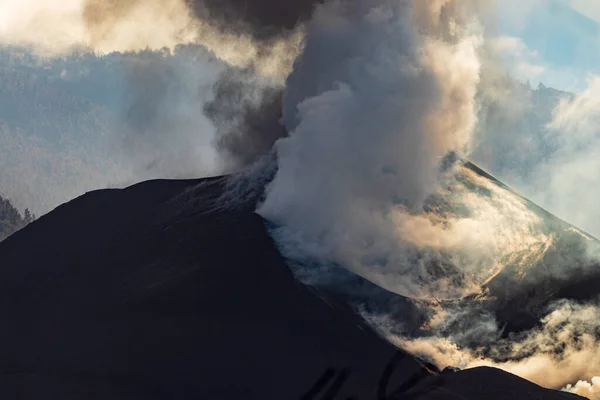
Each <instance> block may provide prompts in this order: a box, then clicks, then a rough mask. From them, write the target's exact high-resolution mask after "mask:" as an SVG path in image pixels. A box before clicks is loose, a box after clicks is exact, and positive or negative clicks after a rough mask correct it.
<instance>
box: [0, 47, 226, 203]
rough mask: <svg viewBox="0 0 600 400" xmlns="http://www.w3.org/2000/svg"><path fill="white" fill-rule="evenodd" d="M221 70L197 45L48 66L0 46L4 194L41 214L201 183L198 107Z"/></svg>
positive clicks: (0, 183) (202, 130)
mask: <svg viewBox="0 0 600 400" xmlns="http://www.w3.org/2000/svg"><path fill="white" fill-rule="evenodd" d="M220 67H221V64H220V63H219V62H218V61H216V59H215V58H214V55H212V53H209V52H208V51H207V50H206V49H205V48H203V47H200V46H180V47H178V48H177V49H176V50H174V51H173V52H168V51H142V52H139V53H124V54H122V53H111V54H106V55H96V54H92V53H75V54H72V55H70V56H65V57H62V58H52V59H44V58H39V57H36V56H33V55H32V54H31V53H30V52H28V51H27V50H24V49H20V48H12V47H11V48H7V47H4V48H3V47H0V143H1V146H0V160H2V168H0V188H2V190H3V194H5V195H7V196H9V197H10V198H11V200H12V201H13V203H14V204H15V206H17V207H18V208H20V209H24V208H25V207H29V208H30V209H31V210H32V211H34V212H36V213H38V214H43V213H46V212H48V211H49V210H51V209H52V208H54V207H56V206H57V205H58V204H61V203H63V202H65V201H68V200H70V199H72V198H74V197H76V196H79V195H81V194H83V193H85V192H86V191H89V190H93V189H97V188H102V187H108V186H123V185H127V184H131V183H134V182H137V181H141V180H144V179H150V178H159V177H162V178H168V177H171V178H179V177H188V176H202V175H206V174H207V173H209V172H210V171H207V170H206V166H207V165H209V166H210V165H213V164H214V163H213V161H212V159H209V157H208V156H205V154H206V148H211V143H210V141H211V140H212V131H213V127H212V125H211V124H210V123H209V121H208V120H207V119H206V118H205V117H204V115H203V112H202V107H203V104H204V103H205V102H206V101H207V98H206V96H210V95H211V93H212V90H211V88H212V83H213V81H214V76H216V75H217V74H218V72H219V68H220ZM211 151H212V148H211Z"/></svg>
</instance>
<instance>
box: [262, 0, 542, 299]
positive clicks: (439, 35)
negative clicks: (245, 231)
mask: <svg viewBox="0 0 600 400" xmlns="http://www.w3.org/2000/svg"><path fill="white" fill-rule="evenodd" d="M468 11H469V7H468V4H467V3H464V2H460V3H458V2H452V1H440V2H433V3H431V2H420V1H415V2H411V1H386V0H380V1H369V2H349V3H348V2H340V1H333V2H330V3H327V4H325V5H323V6H321V7H319V8H317V10H316V13H315V15H314V18H313V20H312V21H311V23H310V24H309V25H308V28H307V29H308V30H307V38H306V44H305V49H304V52H303V54H302V55H301V56H300V58H299V60H298V61H297V63H296V68H295V70H294V71H293V72H292V74H291V75H290V77H289V79H288V83H287V87H286V93H285V99H284V121H285V124H286V127H287V128H288V130H289V131H290V132H291V134H290V138H288V139H283V140H281V141H280V142H279V143H278V144H277V151H278V154H279V170H278V173H277V175H276V177H275V179H274V181H273V183H272V184H271V185H270V187H269V189H268V194H267V197H266V201H265V202H264V204H263V205H262V206H261V207H260V208H259V212H260V213H261V214H262V215H263V216H264V217H266V218H267V219H269V220H271V221H272V222H274V223H275V224H277V225H279V226H281V229H280V230H279V231H278V232H277V239H278V241H279V244H280V245H281V246H282V248H283V249H284V252H285V251H286V250H287V253H288V254H287V255H288V256H290V257H291V258H305V257H309V258H314V259H319V260H325V262H327V263H336V264H341V265H342V266H345V267H347V268H349V269H350V270H352V271H354V272H356V273H358V274H359V275H362V276H365V277H366V278H367V279H370V280H372V281H374V282H375V283H377V284H379V285H381V286H383V287H385V288H387V289H389V290H391V291H394V292H396V293H399V294H403V295H406V296H410V297H418V298H429V297H437V298H444V297H455V296H462V295H465V294H467V293H471V292H473V291H476V290H477V288H478V287H479V286H480V285H481V284H482V283H484V282H485V281H486V280H487V279H489V277H491V276H493V275H494V274H495V273H497V270H498V268H499V267H500V268H501V266H498V265H497V264H496V263H494V260H493V259H490V258H489V257H488V256H487V255H485V254H481V255H482V256H483V257H484V258H483V259H477V254H475V255H473V252H472V251H471V250H473V246H471V245H470V239H473V238H474V237H475V236H476V235H480V233H481V232H483V233H485V235H483V236H484V237H488V235H487V233H488V232H489V233H492V232H493V226H492V224H491V223H490V221H489V218H486V217H485V216H483V217H482V218H478V217H477V213H478V212H477V210H475V209H472V210H471V212H472V214H473V215H474V217H473V218H471V219H467V220H464V221H463V222H462V226H461V225H460V224H455V225H445V224H444V223H443V222H444V221H440V220H435V216H433V215H430V214H422V213H420V212H419V210H420V209H421V208H422V206H423V204H424V202H425V200H426V199H427V198H428V197H429V196H430V195H432V194H434V193H437V192H439V191H440V190H442V189H441V186H440V182H442V181H445V180H447V179H450V180H451V179H452V178H449V177H448V176H445V173H444V172H443V170H444V168H445V167H447V166H445V163H446V164H449V162H448V160H449V159H451V158H452V157H450V156H449V155H452V154H459V155H460V156H463V155H464V154H465V153H466V151H467V150H468V146H469V142H470V138H471V134H472V131H473V128H474V126H475V124H476V122H477V121H476V116H475V115H476V104H475V94H476V90H477V85H478V83H479V69H480V62H479V59H478V46H479V45H480V44H481V42H482V36H481V32H480V27H479V25H478V24H477V22H476V20H474V18H473V15H471V14H470V13H469V12H468ZM450 175H451V174H450ZM446 183H447V181H446ZM442 191H443V190H442ZM462 201H463V202H464V203H465V204H467V205H474V204H475V203H473V202H472V201H470V200H469V199H468V198H464V199H463V200H462ZM308 215H310V216H311V217H310V218H307V216H308ZM432 218H433V219H432ZM481 223H483V224H481ZM486 223H487V225H486ZM532 223H535V221H532ZM466 225H470V226H468V229H462V227H466ZM526 229H528V228H526ZM457 230H460V231H461V232H463V233H464V232H468V231H470V232H471V236H470V237H466V236H463V237H462V238H461V237H460V235H458V236H457V235H456V231H457ZM473 232H478V233H477V234H475V235H473ZM507 233H508V232H507ZM492 236H493V233H492ZM490 237H491V236H490ZM448 240H451V241H452V242H448ZM540 240H541V241H543V240H545V238H539V239H538V238H536V239H535V241H540ZM481 244H482V245H483V244H485V245H491V246H496V247H501V246H502V244H500V243H495V242H494V241H493V237H492V243H487V242H485V243H481ZM444 247H446V248H444ZM449 247H452V249H451V250H450V252H449V253H448V252H446V250H447V249H448V248H449ZM292 252H295V254H292ZM298 252H302V253H303V254H299V253H298ZM478 253H482V252H481V249H480V250H479V251H478ZM482 263H483V264H485V265H484V269H483V271H484V272H483V273H482V272H481V270H482V268H481V266H482ZM440 265H441V267H440ZM440 268H441V270H440Z"/></svg>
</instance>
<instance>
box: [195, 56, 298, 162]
mask: <svg viewBox="0 0 600 400" xmlns="http://www.w3.org/2000/svg"><path fill="white" fill-rule="evenodd" d="M213 93H214V99H213V100H212V101H211V102H209V103H207V104H206V105H205V107H204V113H205V114H206V116H208V118H209V119H210V120H211V121H212V122H213V124H214V125H215V127H216V139H215V146H216V148H217V151H218V152H219V153H221V155H222V156H224V158H225V159H226V160H227V164H228V165H226V169H230V170H237V169H240V168H242V167H244V166H246V165H249V164H251V163H253V162H254V161H256V160H257V159H259V158H260V157H261V156H263V155H265V154H267V153H268V152H269V151H270V150H271V149H272V147H273V144H274V143H275V142H276V141H277V139H279V138H281V137H284V136H287V131H286V130H285V128H284V127H283V125H282V124H281V123H280V119H281V103H282V97H283V90H282V89H281V88H279V87H271V86H263V84H262V83H261V81H260V79H259V78H256V77H254V75H253V73H252V71H250V70H249V69H243V70H240V69H237V68H230V69H227V70H225V71H224V72H223V73H222V74H221V76H220V79H219V80H218V81H217V82H216V83H215V85H214V87H213Z"/></svg>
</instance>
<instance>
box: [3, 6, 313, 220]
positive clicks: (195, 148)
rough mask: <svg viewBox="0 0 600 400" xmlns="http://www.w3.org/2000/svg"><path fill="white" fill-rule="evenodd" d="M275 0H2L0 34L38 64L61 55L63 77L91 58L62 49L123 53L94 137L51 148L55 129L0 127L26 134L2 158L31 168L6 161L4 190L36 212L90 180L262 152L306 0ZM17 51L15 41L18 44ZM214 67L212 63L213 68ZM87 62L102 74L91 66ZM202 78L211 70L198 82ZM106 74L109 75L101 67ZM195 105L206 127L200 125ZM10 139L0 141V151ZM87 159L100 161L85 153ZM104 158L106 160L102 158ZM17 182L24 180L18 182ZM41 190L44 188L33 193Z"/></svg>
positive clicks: (216, 168)
mask: <svg viewBox="0 0 600 400" xmlns="http://www.w3.org/2000/svg"><path fill="white" fill-rule="evenodd" d="M282 7H283V5H282V3H280V2H277V3H276V4H275V3H274V2H271V1H263V0H254V1H236V0H232V1H228V2H224V1H218V2H217V1H212V0H207V1H187V2H186V1H183V0H167V1H166V2H165V1H157V0H136V1H129V2H122V1H116V0H69V1H64V2H63V1H60V2H58V1H35V0H25V1H12V0H10V1H6V2H2V3H1V4H0V46H1V45H6V46H25V47H26V48H28V49H30V50H33V51H34V52H36V53H37V54H39V55H42V56H43V58H42V59H41V61H40V63H39V64H40V66H39V68H42V64H46V66H47V65H48V64H49V65H51V68H54V64H66V69H65V71H64V72H63V74H61V78H62V79H64V80H65V81H66V82H69V81H72V82H78V79H72V78H71V75H72V74H73V73H75V74H76V75H77V74H79V75H81V74H86V73H89V72H90V71H89V70H87V68H88V67H90V66H89V65H83V64H85V63H87V61H86V62H85V63H84V62H80V61H79V59H78V58H77V57H74V58H73V57H72V55H71V54H72V53H71V52H72V51H77V52H78V54H86V52H88V51H94V52H99V53H110V52H113V51H118V52H122V53H121V54H120V55H119V54H114V55H113V54H110V55H108V56H107V58H106V59H105V60H108V62H107V63H109V64H115V63H113V60H116V59H122V61H116V64H119V63H122V66H120V67H119V69H120V70H121V71H120V76H119V77H117V78H118V80H119V81H120V84H119V83H117V87H116V90H115V92H116V93H117V94H116V95H113V96H112V97H114V98H115V99H116V102H118V103H119V105H116V106H117V107H121V109H117V110H116V114H117V115H116V117H114V116H111V117H110V118H108V117H107V116H104V117H103V118H105V119H106V120H105V121H102V124H103V125H105V128H106V129H103V130H102V131H98V132H97V134H98V136H99V137H101V139H98V140H100V141H102V142H103V144H102V145H97V146H91V145H90V146H88V147H86V148H85V149H79V142H80V140H79V139H77V138H75V139H74V141H75V142H77V143H76V144H74V143H69V144H65V143H63V147H70V148H74V150H75V151H73V150H70V151H69V154H68V155H67V154H57V153H56V152H55V151H54V150H52V149H50V150H49V149H47V148H46V147H47V146H51V147H52V146H53V144H52V142H53V140H54V139H53V138H49V137H44V141H43V142H36V141H35V140H32V139H31V138H27V137H25V138H23V137H14V136H15V135H17V136H22V135H21V134H22V133H25V134H29V133H31V132H18V131H16V130H15V127H12V128H11V127H10V126H9V127H8V128H5V129H4V131H3V134H4V135H5V136H6V138H7V140H8V142H10V143H12V142H20V143H22V144H23V143H25V147H23V146H18V147H17V148H20V149H23V150H20V151H19V152H17V154H13V155H12V156H11V158H17V163H18V165H22V166H27V167H26V170H27V171H29V172H28V175H31V176H35V177H36V179H35V180H32V179H29V180H23V179H21V178H19V177H20V176H21V175H22V173H21V172H19V171H14V170H13V169H11V168H5V171H4V173H3V178H2V179H0V180H1V181H2V183H3V186H4V187H3V188H2V190H3V191H4V194H5V195H6V194H7V193H8V194H9V195H10V196H11V197H12V198H13V199H16V201H17V202H18V203H20V204H22V206H23V207H30V208H32V209H35V210H37V212H38V213H40V214H43V213H44V212H46V211H48V210H50V209H52V208H53V207H54V206H56V205H58V204H60V203H61V202H63V201H66V200H68V199H70V198H71V197H73V196H76V195H78V194H81V193H83V192H84V191H86V190H90V189H94V188H96V187H104V186H106V185H111V186H112V185H124V184H130V183H134V182H136V181H139V180H143V179H148V178H153V177H164V178H181V177H192V176H198V175H205V174H214V173H221V172H224V171H232V170H238V169H240V168H241V167H243V166H245V165H247V164H249V163H251V162H253V161H255V160H256V159H257V158H258V157H260V156H261V155H262V154H264V153H267V152H269V151H270V149H271V148H272V145H273V143H274V141H275V140H276V139H277V138H278V137H280V136H282V135H284V134H285V131H284V130H283V128H282V127H281V126H280V125H279V123H278V119H279V117H280V115H281V96H282V87H283V82H284V80H285V77H286V76H287V74H288V73H289V71H290V69H291V65H292V62H293V60H294V58H295V57H296V55H297V54H298V51H299V49H300V46H301V40H302V35H303V34H302V28H301V26H299V24H300V23H302V21H304V20H306V18H308V17H309V16H310V13H311V12H312V7H313V2H312V1H295V2H290V3H289V4H286V5H285V7H283V12H281V11H282ZM182 44H188V47H187V48H186V47H182V46H181V45H182ZM193 46H202V47H205V48H207V49H208V50H210V51H212V52H213V53H214V54H215V56H216V57H217V59H218V60H220V61H224V64H221V65H219V63H218V62H215V61H214V60H211V59H210V57H208V56H207V55H206V54H201V53H202V51H197V50H198V49H196V50H191V51H190V49H191V48H193ZM164 48H166V50H165V49H164ZM8 49H10V47H8ZM149 50H152V51H149ZM200 50H201V49H200ZM7 51H8V52H9V53H10V51H11V50H7ZM138 51H139V52H138ZM194 52H197V53H198V54H193V53H194ZM16 53H18V54H20V53H22V50H21V49H18V48H17V50H16ZM161 53H162V54H161ZM88 58H93V57H88ZM67 59H69V60H70V59H72V60H73V61H72V64H71V65H69V63H68V62H65V61H66V60H67ZM54 61H57V62H56V63H55V62H54ZM79 64H81V65H79ZM99 64H101V63H100V62H98V63H96V65H99ZM194 66H195V67H196V68H197V70H196V71H194V70H193V67H194ZM29 67H30V66H27V67H26V68H29ZM223 67H224V68H225V70H224V71H223ZM9 68H10V67H9ZM36 68H37V67H36ZM218 69H221V72H220V73H219V74H216V77H215V70H218ZM86 71H87V72H86ZM92 73H94V74H98V73H99V74H100V78H101V79H106V77H105V76H103V75H104V74H103V73H102V72H101V71H100V72H99V71H97V70H94V66H92ZM111 73H113V71H110V73H108V74H107V75H110V74H111ZM43 74H44V75H45V73H43ZM109 78H112V76H111V77H109ZM53 79H54V78H53ZM209 79H212V80H213V82H214V81H215V79H216V80H217V82H216V83H214V85H213V83H211V82H208V83H207V80H209ZM104 83H105V84H106V85H113V84H115V83H116V82H113V81H111V80H110V79H108V80H106V81H105V82H104ZM59 85H61V86H64V85H63V84H62V83H61V84H59ZM75 85H76V84H75V83H72V84H71V86H72V87H75ZM123 87H125V88H128V89H127V90H128V92H127V93H126V94H122V93H121V92H122V91H123V90H122V88H123ZM75 89H76V90H77V91H79V90H80V88H77V87H75ZM81 89H83V91H86V90H87V88H85V87H82V88H81ZM213 90H214V93H211V92H212V91H213ZM102 92H104V90H102ZM7 100H8V101H10V100H9V99H7ZM110 101H111V102H112V103H111V105H110V107H114V106H115V103H116V102H115V101H113V100H110ZM202 111H205V114H206V116H207V117H208V118H209V119H210V120H211V121H212V122H213V124H214V125H215V126H214V127H210V126H208V125H209V124H207V120H206V118H204V116H202ZM265 115H268V117H265ZM113 117H114V118H113ZM229 117H231V119H229ZM92 118H93V117H92ZM9 128H11V129H9ZM7 129H8V130H7ZM60 137H63V138H64V137H65V134H64V133H61V134H60ZM69 137H70V136H69ZM211 137H212V138H211ZM46 140H47V141H46ZM58 140H59V139H58V137H57V138H56V141H58ZM60 140H63V141H64V139H60ZM82 140H83V139H82ZM94 140H95V141H96V139H94ZM211 141H212V147H213V148H216V152H215V151H214V149H213V151H212V153H213V154H211V152H208V151H206V150H207V147H209V144H210V142H211ZM180 144H184V147H182V146H180ZM205 144H206V146H205ZM9 148H12V147H10V146H5V150H6V151H8V149H9ZM108 148H112V149H113V151H112V152H110V153H109V154H110V157H106V155H105V154H104V150H106V149H108ZM59 153H60V152H59ZM100 153H101V154H100ZM31 154H44V155H45V156H44V159H45V161H44V162H45V163H50V165H52V168H53V169H56V170H57V172H55V173H53V174H52V176H51V177H48V176H46V175H47V174H45V173H44V172H41V171H40V172H38V173H35V169H36V168H37V166H38V165H39V164H40V162H38V161H37V160H26V159H19V157H31V156H30V155H31ZM192 155H195V156H196V158H197V159H196V161H195V162H193V161H192V160H191V158H190V157H188V156H192ZM80 158H81V159H80ZM115 158H118V160H117V159H115ZM5 159H6V158H5ZM85 159H88V160H90V161H91V160H96V159H97V160H98V162H87V163H86V162H85V161H84V160H85ZM73 164H85V165H87V167H86V168H85V170H86V172H85V173H83V176H88V177H93V178H91V179H85V178H81V176H80V175H81V174H75V173H73V171H74V170H73V169H72V168H68V167H66V166H67V165H73ZM105 164H108V165H112V167H111V168H105V167H101V166H100V165H105ZM15 165H17V164H15ZM20 168H21V170H24V169H23V167H20ZM115 170H116V171H117V172H115ZM10 171H12V172H10ZM7 175H9V176H7ZM49 178H51V179H49ZM55 178H58V179H59V180H60V182H57V181H56V179H55ZM34 181H35V182H36V183H35V184H34V183H33V182H34ZM24 182H31V184H28V186H27V187H23V185H24ZM46 182H47V183H46ZM42 190H46V191H48V193H40V191H42Z"/></svg>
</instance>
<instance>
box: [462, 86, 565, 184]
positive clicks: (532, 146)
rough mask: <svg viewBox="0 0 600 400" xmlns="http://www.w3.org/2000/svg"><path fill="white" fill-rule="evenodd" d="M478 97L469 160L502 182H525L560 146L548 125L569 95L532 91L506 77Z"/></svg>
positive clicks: (538, 88)
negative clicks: (556, 109)
mask: <svg viewBox="0 0 600 400" xmlns="http://www.w3.org/2000/svg"><path fill="white" fill-rule="evenodd" d="M490 87H491V88H492V89H490V90H488V92H484V93H483V94H480V104H481V109H480V112H479V127H478V131H477V134H476V136H475V143H474V148H473V152H472V155H471V158H472V160H473V161H475V162H476V163H477V164H478V165H481V166H482V167H484V168H485V169H487V170H488V171H490V172H491V173H492V174H494V175H496V176H498V177H499V178H501V179H503V180H507V181H509V182H508V183H514V182H515V181H524V182H527V181H528V180H529V179H533V177H532V176H531V175H532V173H533V172H534V170H535V168H536V166H538V165H539V164H540V163H542V162H544V161H545V160H547V159H548V158H550V157H551V156H552V155H553V154H554V153H555V152H556V151H557V148H558V146H559V144H558V143H556V140H555V139H556V138H555V137H554V136H553V135H551V134H549V130H548V127H547V125H548V123H550V122H551V121H552V116H553V112H554V110H555V108H556V106H557V105H558V104H559V102H560V101H561V99H564V98H570V97H572V96H573V94H572V93H568V92H564V91H560V90H556V89H552V88H548V87H546V86H544V85H543V84H542V83H540V85H539V86H538V87H537V88H535V89H534V88H532V87H531V86H530V85H529V84H528V83H521V82H518V81H516V80H515V79H513V78H511V77H509V76H502V77H499V78H496V79H495V80H494V82H492V83H491V84H490Z"/></svg>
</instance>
